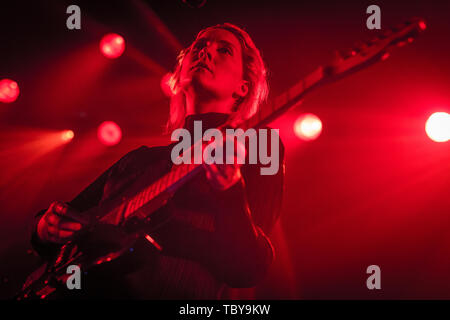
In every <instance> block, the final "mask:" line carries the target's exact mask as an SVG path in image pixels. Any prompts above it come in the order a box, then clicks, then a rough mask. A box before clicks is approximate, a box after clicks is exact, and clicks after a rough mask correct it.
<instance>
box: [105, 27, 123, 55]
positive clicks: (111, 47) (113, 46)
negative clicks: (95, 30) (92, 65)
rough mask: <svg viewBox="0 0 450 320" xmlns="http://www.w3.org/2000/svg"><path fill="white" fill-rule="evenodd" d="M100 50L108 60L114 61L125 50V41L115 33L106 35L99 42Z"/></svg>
mask: <svg viewBox="0 0 450 320" xmlns="http://www.w3.org/2000/svg"><path fill="white" fill-rule="evenodd" d="M100 50H101V51H102V53H103V55H104V56H105V57H107V58H109V59H115V58H118V57H120V56H121V55H122V53H123V51H124V50H125V40H124V39H123V38H122V37H121V36H120V35H118V34H116V33H108V34H107V35H105V36H104V37H103V38H102V40H101V41H100Z"/></svg>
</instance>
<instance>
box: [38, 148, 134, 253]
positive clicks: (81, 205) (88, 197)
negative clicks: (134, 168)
mask: <svg viewBox="0 0 450 320" xmlns="http://www.w3.org/2000/svg"><path fill="white" fill-rule="evenodd" d="M142 150H143V147H141V148H139V149H136V150H134V151H132V152H130V153H128V154H126V155H125V156H123V157H122V158H121V159H120V160H119V161H117V162H116V163H115V164H114V165H112V166H111V167H110V168H108V169H107V170H105V171H104V172H103V173H102V174H101V175H100V176H99V177H98V178H97V179H95V180H94V182H92V183H91V184H90V185H89V186H88V187H86V188H85V189H84V190H83V191H82V192H80V193H79V194H78V195H77V196H76V197H75V198H74V199H72V200H71V201H69V202H67V203H66V205H68V207H69V208H70V209H71V210H72V209H73V210H76V211H78V212H83V211H86V210H88V209H90V208H92V207H95V206H96V205H98V204H99V202H100V201H101V199H102V197H103V195H104V189H105V185H106V183H107V181H108V180H109V179H110V177H111V176H113V175H117V174H120V172H122V171H124V170H125V168H126V167H127V166H128V165H129V163H130V161H131V160H132V159H133V158H134V157H135V156H136V155H137V154H138V153H139V152H140V151H142ZM49 209H50V208H49ZM49 209H44V210H41V211H39V212H38V213H37V214H36V216H35V219H36V221H35V227H34V231H33V234H32V236H31V244H32V246H33V248H34V249H35V251H36V252H37V253H38V254H39V255H40V256H42V257H43V258H44V259H50V258H51V257H53V256H54V254H56V253H57V251H58V249H59V248H60V247H61V244H58V243H55V242H51V241H45V240H42V239H41V238H40V237H39V235H38V232H37V228H38V225H39V223H40V222H41V220H42V219H43V217H44V214H48V213H49V212H48V211H50V210H49ZM41 223H42V222H41ZM41 227H42V226H41Z"/></svg>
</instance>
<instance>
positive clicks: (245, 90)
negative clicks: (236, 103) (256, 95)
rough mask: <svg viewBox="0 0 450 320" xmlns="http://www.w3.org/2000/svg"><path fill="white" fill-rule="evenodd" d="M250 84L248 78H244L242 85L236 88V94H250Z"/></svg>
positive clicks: (241, 96) (240, 95)
mask: <svg viewBox="0 0 450 320" xmlns="http://www.w3.org/2000/svg"><path fill="white" fill-rule="evenodd" d="M248 85H249V83H248V81H247V80H242V82H241V84H240V86H239V87H238V89H237V90H236V95H237V96H239V97H240V98H244V97H245V96H246V95H247V94H248Z"/></svg>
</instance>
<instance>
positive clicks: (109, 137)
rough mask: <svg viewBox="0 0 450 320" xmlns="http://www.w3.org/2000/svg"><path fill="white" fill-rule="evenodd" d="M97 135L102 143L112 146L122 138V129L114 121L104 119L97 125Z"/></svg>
mask: <svg viewBox="0 0 450 320" xmlns="http://www.w3.org/2000/svg"><path fill="white" fill-rule="evenodd" d="M97 137H98V139H99V140H100V142H101V143H103V144H104V145H107V146H113V145H116V144H118V143H119V142H120V140H121V139H122V130H120V127H119V126H118V125H117V124H116V123H115V122H113V121H105V122H103V123H102V124H101V125H100V126H99V127H98V130H97Z"/></svg>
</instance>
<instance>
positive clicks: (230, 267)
mask: <svg viewBox="0 0 450 320" xmlns="http://www.w3.org/2000/svg"><path fill="white" fill-rule="evenodd" d="M170 86H171V89H172V93H173V96H172V98H171V105H170V118H169V121H168V129H169V130H174V129H176V128H180V127H184V128H186V129H187V130H189V131H191V132H192V130H193V123H194V121H202V127H203V130H206V129H209V128H215V127H218V126H220V125H222V124H224V123H227V124H228V125H231V126H235V125H238V124H239V123H240V122H242V121H243V120H245V119H248V118H250V117H251V116H252V115H254V114H255V113H256V112H257V109H258V106H259V105H260V103H261V102H262V101H263V100H264V99H265V98H266V96H267V81H266V71H265V67H264V63H263V61H262V59H261V55H260V53H259V50H258V49H257V48H256V47H255V45H254V43H253V41H252V40H251V39H250V37H249V35H248V34H247V33H246V32H245V31H243V30H242V29H240V28H238V27H236V26H234V25H232V24H228V23H226V24H222V25H217V26H213V27H209V28H206V29H204V30H202V31H201V32H200V33H199V34H198V36H197V38H196V40H195V41H194V42H193V43H192V44H191V46H189V47H188V48H187V49H185V50H183V51H182V52H181V54H180V55H179V59H178V64H177V66H176V68H175V70H174V72H173V75H172V77H171V79H170ZM269 141H270V139H269ZM172 147H173V144H172V145H169V146H163V147H152V148H149V147H145V146H143V147H141V148H139V149H136V150H134V151H131V152H130V153H128V154H126V155H125V156H124V157H123V158H122V159H120V160H119V161H117V162H116V163H115V164H114V165H113V166H112V167H110V168H109V169H108V170H106V171H105V172H104V173H103V174H102V175H101V176H100V177H98V178H97V179H96V180H95V181H94V182H93V183H92V184H91V185H90V186H88V187H87V188H86V189H85V190H84V191H82V192H81V193H80V194H79V195H78V196H77V197H76V198H75V199H73V200H72V201H70V202H68V203H61V202H54V203H53V204H52V205H51V206H50V208H48V209H47V210H43V211H45V212H42V213H41V214H40V215H39V214H38V216H39V222H38V223H37V228H36V231H35V233H34V234H33V237H32V243H33V246H34V248H35V249H36V251H38V252H39V253H40V254H41V255H42V256H43V257H47V258H48V257H51V256H52V254H54V252H55V250H56V249H57V248H58V247H59V246H60V245H61V244H62V243H64V242H66V241H68V240H70V239H71V238H72V237H73V236H74V234H75V233H76V232H77V231H79V230H80V229H81V228H82V226H81V225H80V224H79V223H77V222H76V221H74V220H72V219H71V218H70V216H71V215H72V213H74V212H83V211H86V210H88V209H89V208H91V207H94V206H97V205H101V204H102V203H103V202H104V201H105V200H107V199H111V198H114V197H117V196H120V194H121V193H123V192H124V191H125V190H127V188H128V187H129V186H130V184H131V183H133V182H134V181H136V179H138V178H139V177H140V176H141V175H142V173H143V172H144V170H146V169H148V168H151V169H152V172H153V173H154V175H153V178H154V179H157V178H158V177H161V176H162V175H164V174H165V173H167V172H168V171H169V170H170V168H171V166H172V162H171V158H170V151H171V148H172ZM279 159H281V160H282V159H283V148H282V147H281V149H280V157H279ZM259 168H260V166H259V165H258V164H257V165H250V164H244V165H242V166H239V165H237V164H222V165H219V164H212V165H205V173H206V174H200V175H198V176H197V177H195V178H194V179H192V180H191V181H190V182H188V184H187V185H185V186H184V187H183V188H181V189H180V190H179V191H177V192H176V193H175V195H174V197H173V198H172V199H171V200H170V201H169V202H168V203H167V205H166V206H165V207H163V208H162V209H160V210H163V211H167V213H170V214H172V215H173V217H174V218H173V219H172V220H171V221H170V222H169V223H167V224H166V225H164V226H163V227H161V228H160V229H158V230H157V231H155V232H153V233H152V234H151V236H152V238H154V239H155V240H156V241H157V242H158V243H159V244H160V245H161V247H162V248H163V250H162V251H161V252H158V251H157V250H154V249H153V248H152V247H151V246H150V245H148V244H144V243H143V242H144V241H142V242H140V243H138V244H136V246H135V248H134V251H133V254H134V256H135V258H134V259H133V258H131V259H130V261H132V262H130V263H128V264H127V266H122V267H121V268H120V271H114V272H113V273H108V274H106V273H103V272H100V273H95V272H89V274H88V275H87V276H84V278H89V279H87V280H86V279H84V280H86V285H84V286H83V287H82V289H81V290H79V291H80V292H79V293H78V292H77V295H79V296H80V297H117V298H148V299H214V298H220V297H221V296H220V295H221V293H222V292H223V291H222V289H223V288H224V287H226V286H230V287H251V286H254V285H256V284H257V283H258V282H259V281H260V280H261V279H262V277H263V276H264V274H265V273H266V271H267V268H268V267H269V265H270V263H271V261H272V259H273V248H272V246H271V243H270V240H269V239H268V238H267V236H266V233H268V232H270V230H271V228H272V227H273V225H274V223H275V222H276V219H277V217H278V215H279V210H280V205H281V195H282V188H283V177H284V170H283V168H284V166H283V162H282V165H281V168H282V170H279V171H278V173H277V174H276V175H273V176H261V175H260V170H259ZM150 182H151V181H150Z"/></svg>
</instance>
